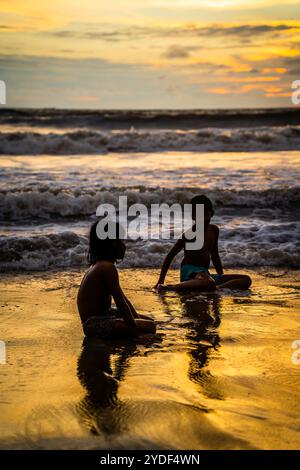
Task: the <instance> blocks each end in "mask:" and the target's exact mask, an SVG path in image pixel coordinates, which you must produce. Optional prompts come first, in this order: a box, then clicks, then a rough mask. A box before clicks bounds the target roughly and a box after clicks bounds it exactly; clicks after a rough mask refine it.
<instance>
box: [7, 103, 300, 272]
mask: <svg viewBox="0 0 300 470" xmlns="http://www.w3.org/2000/svg"><path fill="white" fill-rule="evenodd" d="M299 149H300V110H299V109H296V108H295V109H292V108H291V109H274V110H239V111H237V110H230V111H224V110H216V111H203V110H195V111H191V110H189V111H84V110H82V111H78V110H56V109H36V110H33V109H32V110H26V109H1V110H0V269H1V270H2V271H11V270H29V271H30V270H44V269H47V268H59V267H68V266H77V265H78V266H80V265H84V264H85V262H86V251H87V230H88V226H89V224H90V223H91V221H92V220H94V218H95V211H96V208H97V206H98V205H99V204H100V203H102V202H109V203H114V204H117V202H118V196H119V195H127V196H128V203H129V204H131V203H134V202H141V203H143V204H146V205H148V206H150V204H152V203H162V202H166V203H168V204H172V203H174V202H179V203H186V202H189V200H190V198H191V197H192V196H193V195H194V194H199V193H205V194H207V195H208V196H209V197H211V198H212V200H213V202H214V204H215V206H216V215H215V222H216V223H217V224H219V225H220V228H221V235H220V248H221V255H222V258H223V260H224V265H225V266H226V267H231V266H234V267H239V266H240V267H249V268H251V267H255V266H262V267H268V266H272V267H283V268H285V269H289V268H291V267H295V268H296V267H299V264H300V255H299V253H300V250H299V248H300V242H299V233H300V228H299V222H298V221H299V212H300V209H299V207H300V205H299V202H300V191H299V176H300V165H299V163H300V150H299ZM175 222H176V221H175ZM170 246H171V243H170V242H169V241H166V240H164V241H159V240H148V241H146V240H139V241H137V242H134V243H133V242H129V243H128V253H127V255H126V260H125V261H124V263H122V265H123V266H131V267H132V266H140V267H148V266H149V267H158V266H160V264H161V262H162V259H163V256H164V254H165V253H166V251H167V250H168V249H169V248H170ZM179 261H180V259H178V260H177V265H178V263H179Z"/></svg>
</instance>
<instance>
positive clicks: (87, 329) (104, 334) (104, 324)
mask: <svg viewBox="0 0 300 470" xmlns="http://www.w3.org/2000/svg"><path fill="white" fill-rule="evenodd" d="M116 318H117V317H116V316H115V315H105V316H104V315H102V316H100V315H99V316H97V317H90V318H88V319H87V320H86V322H84V323H83V325H82V328H83V332H84V334H85V336H87V337H95V336H96V337H97V338H102V339H106V338H109V337H110V336H111V334H112V332H113V329H114V324H115V321H116Z"/></svg>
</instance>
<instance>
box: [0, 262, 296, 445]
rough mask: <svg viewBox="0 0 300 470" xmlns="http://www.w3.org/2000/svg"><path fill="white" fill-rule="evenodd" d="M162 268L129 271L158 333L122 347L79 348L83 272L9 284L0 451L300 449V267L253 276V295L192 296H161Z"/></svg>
mask: <svg viewBox="0 0 300 470" xmlns="http://www.w3.org/2000/svg"><path fill="white" fill-rule="evenodd" d="M137 274H138V276H137ZM156 275H157V273H156V271H154V270H139V271H138V272H137V271H133V270H123V271H121V278H122V281H123V285H124V288H125V290H126V293H127V295H128V296H129V297H130V298H131V299H132V300H133V302H134V303H135V305H136V306H137V308H138V310H139V311H141V313H150V314H152V315H153V317H154V318H155V319H156V320H157V322H158V337H157V338H154V339H153V338H152V339H149V338H148V339H147V340H144V341H139V342H136V343H134V342H129V341H127V342H126V341H124V342H117V343H114V344H112V343H110V342H106V343H105V342H101V341H99V340H93V341H85V342H84V343H83V344H82V332H81V328H80V323H79V320H78V316H77V312H76V308H75V304H74V299H75V294H76V289H77V285H78V282H79V280H80V273H77V272H75V271H73V272H64V273H62V272H61V273H48V274H47V275H46V274H44V275H42V274H36V275H30V276H24V275H23V276H22V275H19V276H16V277H8V278H6V279H5V280H4V281H2V282H3V287H4V289H3V294H4V295H3V301H2V302H3V304H2V308H1V312H2V319H3V323H2V327H3V328H2V335H3V339H4V340H5V341H6V342H7V347H8V364H7V365H6V366H1V368H0V382H1V392H2V393H1V402H0V413H1V425H0V426H1V427H0V436H1V437H0V439H1V442H2V444H1V447H3V448H7V447H19V448H24V447H25V448H32V447H33V448H36V447H41V448H51V447H60V448H144V449H147V448H175V449H180V448H186V449H193V448H195V449H202V448H203V449H210V448H212V449H214V448H243V449H245V448H254V447H258V448H294V447H297V446H299V442H300V441H299V432H298V431H297V429H299V418H298V416H299V414H297V410H299V372H300V369H299V366H296V365H294V364H292V362H291V353H292V350H291V342H292V341H293V340H295V339H297V338H298V337H300V329H299V320H298V318H297V311H296V307H297V305H299V303H298V304H297V302H299V301H298V300H297V289H296V282H295V279H296V278H297V273H292V274H291V275H290V276H288V275H285V276H283V277H279V278H275V277H273V278H266V277H263V276H259V275H256V274H255V273H254V286H253V289H252V291H251V292H242V293H241V292H240V293H237V292H231V293H230V292H224V293H222V295H220V294H208V295H207V294H199V293H198V294H194V295H192V296H191V295H187V294H185V295H178V294H175V293H166V294H164V295H160V296H159V295H157V294H156V293H154V292H153V291H152V290H151V289H150V288H149V286H152V285H153V284H154V280H155V278H156ZM176 276H177V273H175V272H171V274H170V277H171V278H172V277H173V278H175V277H176ZM137 278H138V279H139V285H140V286H141V287H139V288H138V289H137V287H136V282H137ZM28 292H30V296H29V295H28Z"/></svg>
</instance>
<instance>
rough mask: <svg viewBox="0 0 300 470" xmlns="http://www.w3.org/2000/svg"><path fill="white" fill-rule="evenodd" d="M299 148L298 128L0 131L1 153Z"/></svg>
mask: <svg viewBox="0 0 300 470" xmlns="http://www.w3.org/2000/svg"><path fill="white" fill-rule="evenodd" d="M299 148H300V126H282V127H254V128H235V129H227V128H226V129H225V128H224V129H220V128H207V129H200V130H172V129H171V130H164V129H160V130H156V131H155V130H151V131H150V130H148V131H147V130H135V129H134V128H132V129H131V130H116V131H114V130H111V131H94V130H76V131H71V132H65V133H61V132H49V133H48V134H47V133H41V132H20V131H13V132H1V133H0V153H1V154H7V155H43V154H49V155H67V154H98V153H106V152H155V151H162V150H185V151H187V150H189V151H203V152H209V151H213V152H216V151H220V152H222V151H259V150H294V149H299Z"/></svg>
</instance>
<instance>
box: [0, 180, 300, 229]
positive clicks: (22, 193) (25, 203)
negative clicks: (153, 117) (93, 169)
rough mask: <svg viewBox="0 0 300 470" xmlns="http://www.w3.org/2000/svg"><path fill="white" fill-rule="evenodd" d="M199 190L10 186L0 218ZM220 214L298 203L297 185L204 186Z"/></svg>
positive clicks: (174, 198)
mask: <svg viewBox="0 0 300 470" xmlns="http://www.w3.org/2000/svg"><path fill="white" fill-rule="evenodd" d="M195 194H199V188H196V189H184V188H177V189H157V188H153V189H149V188H145V187H139V188H131V189H122V188H119V189H118V188H111V189H110V190H99V191H96V190H85V189H83V188H79V189H78V190H73V191H72V190H64V189H62V190H58V189H51V187H47V186H45V185H41V188H40V190H38V189H34V190H30V189H28V188H27V190H22V189H20V190H18V189H17V188H14V190H13V191H12V190H10V191H4V190H2V191H1V192H0V220H6V221H7V220H9V221H10V220H13V221H16V222H17V221H21V222H22V219H24V218H35V219H36V218H40V219H53V218H62V217H73V218H74V217H76V218H80V217H84V216H90V215H94V214H95V212H96V209H97V207H98V205H99V204H102V203H109V204H113V205H114V206H115V207H116V208H117V207H118V198H119V196H127V200H128V205H131V204H135V203H141V204H144V205H146V206H147V207H149V206H150V205H151V204H161V203H164V202H165V203H167V204H170V205H171V204H173V203H180V204H187V203H189V202H190V199H191V198H192V197H193V196H194V195H195ZM205 194H206V195H207V196H208V197H210V198H211V199H212V201H213V202H214V204H215V206H216V207H217V208H218V213H220V214H222V213H224V211H226V210H227V208H228V209H229V208H232V209H233V210H236V209H237V208H252V209H253V210H254V211H260V210H265V211H268V210H273V211H276V210H283V209H290V210H292V209H294V208H297V207H299V204H300V187H292V188H278V189H275V188H273V189H266V190H256V191H255V190H222V189H215V190H213V189H211V190H205Z"/></svg>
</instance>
